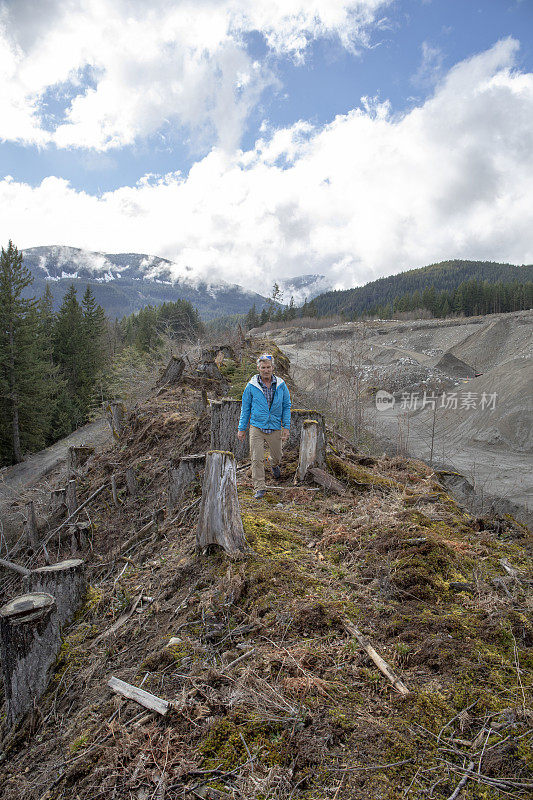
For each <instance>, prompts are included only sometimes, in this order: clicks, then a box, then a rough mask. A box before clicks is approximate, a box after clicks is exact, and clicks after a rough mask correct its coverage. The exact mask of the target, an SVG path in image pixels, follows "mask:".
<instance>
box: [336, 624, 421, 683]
mask: <svg viewBox="0 0 533 800" xmlns="http://www.w3.org/2000/svg"><path fill="white" fill-rule="evenodd" d="M343 623H344V627H345V628H346V630H347V631H348V633H351V634H352V636H355V638H356V639H357V641H358V642H359V644H360V645H361V647H362V648H363V650H364V651H365V652H366V654H367V655H368V656H369V657H370V658H371V659H372V661H373V662H374V664H375V665H376V667H377V668H378V669H379V670H380V672H382V673H383V674H384V675H385V677H387V678H388V679H389V681H390V682H391V683H392V685H393V686H394V688H395V689H396V691H398V692H400V694H403V695H406V694H409V689H408V688H407V686H406V685H405V683H404V682H403V681H402V680H401V679H400V678H398V676H397V675H395V674H394V672H393V671H392V669H391V667H390V666H389V665H388V664H387V662H386V661H384V659H383V658H381V656H380V655H379V654H378V653H376V651H375V650H374V648H373V647H372V645H371V644H370V642H369V641H368V639H367V638H366V637H365V636H363V634H362V633H361V631H360V630H359V629H358V628H356V627H355V625H354V624H353V622H350V620H349V619H344V620H343Z"/></svg>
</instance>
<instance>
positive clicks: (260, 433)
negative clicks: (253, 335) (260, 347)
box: [237, 353, 291, 500]
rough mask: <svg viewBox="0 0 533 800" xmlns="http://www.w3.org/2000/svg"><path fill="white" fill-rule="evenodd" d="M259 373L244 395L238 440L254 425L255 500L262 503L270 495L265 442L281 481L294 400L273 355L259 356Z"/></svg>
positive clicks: (251, 451) (251, 443)
mask: <svg viewBox="0 0 533 800" xmlns="http://www.w3.org/2000/svg"><path fill="white" fill-rule="evenodd" d="M257 369H258V374H257V375H254V377H253V378H252V379H251V380H249V381H248V383H247V384H246V388H245V390H244V392H243V394H242V408H241V418H240V420H239V430H238V433H237V436H238V437H239V439H240V440H241V441H243V440H244V437H245V436H246V428H247V427H248V425H250V457H251V459H252V481H253V484H254V490H255V494H254V497H255V498H256V500H261V499H262V498H263V497H264V496H265V492H266V485H265V442H266V444H267V445H268V448H269V450H270V455H271V458H272V475H273V476H274V478H279V477H281V470H280V466H279V465H280V463H281V445H282V442H286V441H287V439H288V438H289V428H290V425H291V396H290V394H289V390H288V388H287V384H286V383H285V381H284V380H283V378H280V377H279V376H278V375H274V359H273V358H272V356H271V355H270V354H269V353H263V355H261V356H259V358H258V359H257ZM282 426H283V427H282Z"/></svg>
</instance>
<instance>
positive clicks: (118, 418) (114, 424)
mask: <svg viewBox="0 0 533 800" xmlns="http://www.w3.org/2000/svg"><path fill="white" fill-rule="evenodd" d="M105 411H106V419H107V421H108V423H109V427H110V428H111V433H112V434H113V436H114V438H115V439H120V437H121V436H122V434H123V432H124V415H125V413H126V408H125V406H124V403H108V404H107V405H106V407H105Z"/></svg>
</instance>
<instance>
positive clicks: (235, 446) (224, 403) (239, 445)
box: [210, 397, 250, 461]
mask: <svg viewBox="0 0 533 800" xmlns="http://www.w3.org/2000/svg"><path fill="white" fill-rule="evenodd" d="M240 416H241V401H240V400H232V399H231V398H229V397H228V398H224V399H223V400H213V401H212V402H211V441H210V447H211V449H212V450H229V451H230V452H231V453H233V455H234V456H235V458H236V459H237V461H245V460H246V459H248V458H249V457H250V447H249V443H248V437H246V438H245V439H244V441H242V442H241V441H240V440H239V438H238V436H237V428H238V426H239V419H240Z"/></svg>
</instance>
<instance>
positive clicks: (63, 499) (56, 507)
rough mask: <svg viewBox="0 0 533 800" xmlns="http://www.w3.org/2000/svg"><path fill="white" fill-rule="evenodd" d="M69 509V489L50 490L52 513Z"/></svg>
mask: <svg viewBox="0 0 533 800" xmlns="http://www.w3.org/2000/svg"><path fill="white" fill-rule="evenodd" d="M66 509H67V490H66V489H52V491H51V492H50V511H51V513H52V514H57V513H59V512H61V511H66Z"/></svg>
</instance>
